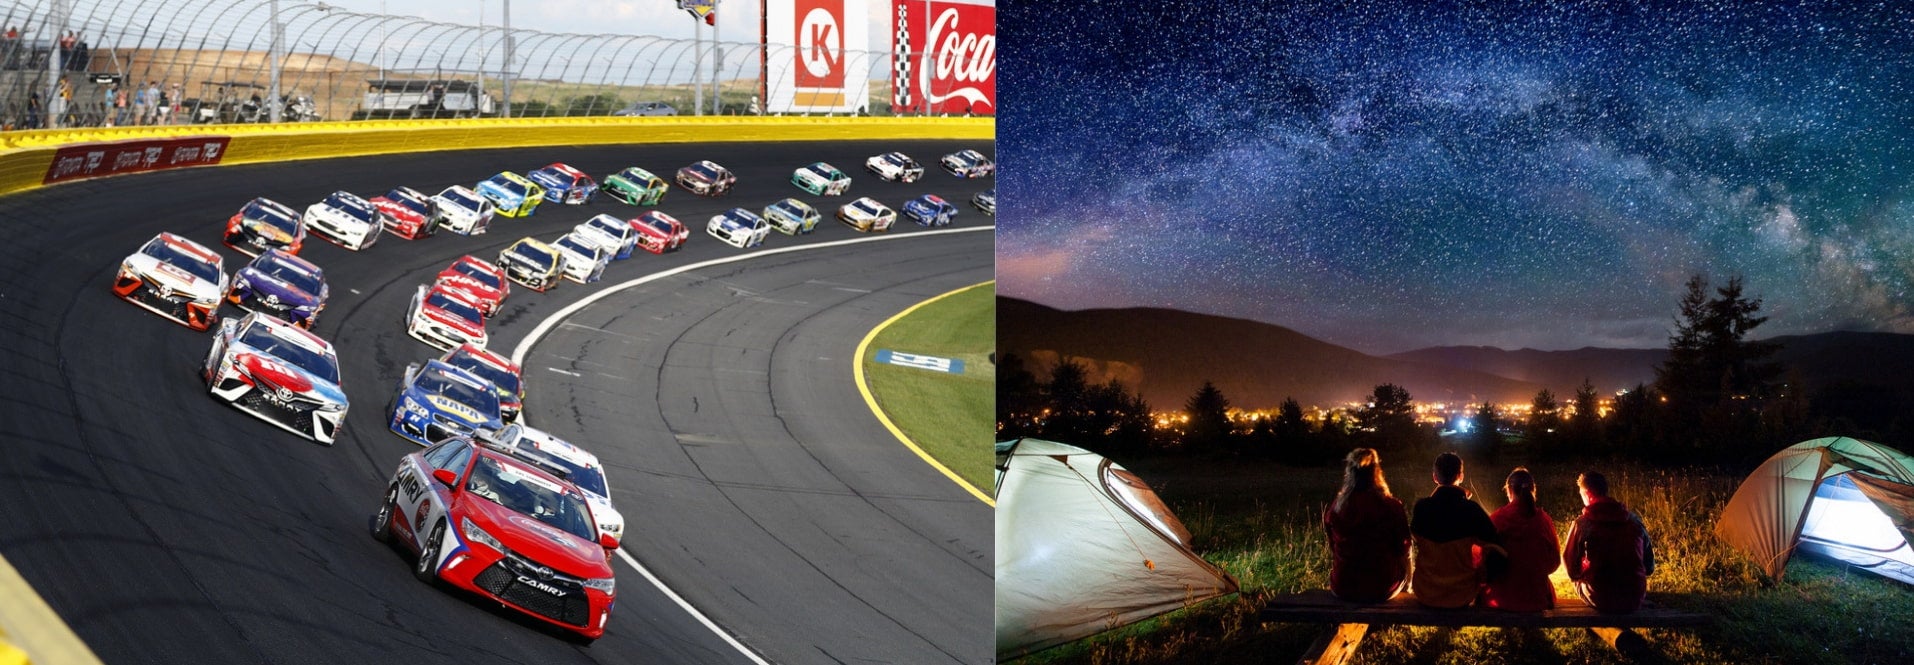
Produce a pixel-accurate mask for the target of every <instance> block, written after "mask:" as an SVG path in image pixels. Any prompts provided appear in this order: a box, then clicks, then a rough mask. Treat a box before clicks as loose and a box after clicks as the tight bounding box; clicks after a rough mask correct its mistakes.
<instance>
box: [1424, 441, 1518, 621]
mask: <svg viewBox="0 0 1914 665" xmlns="http://www.w3.org/2000/svg"><path fill="white" fill-rule="evenodd" d="M1431 477H1433V478H1434V479H1435V483H1436V488H1435V491H1434V492H1432V493H1430V494H1429V496H1428V497H1426V498H1422V499H1417V500H1416V507H1415V517H1414V518H1413V519H1412V520H1411V521H1410V522H1409V532H1410V533H1411V534H1412V535H1414V536H1415V574H1414V577H1413V579H1412V580H1411V583H1412V590H1413V591H1415V594H1416V600H1417V601H1418V602H1421V603H1422V604H1423V605H1427V606H1429V607H1437V608H1455V607H1467V606H1469V605H1470V604H1472V603H1474V602H1475V600H1476V596H1478V595H1481V593H1482V578H1483V576H1482V571H1481V570H1480V569H1477V568H1476V566H1475V562H1476V560H1477V558H1478V557H1479V556H1481V555H1480V554H1478V550H1483V549H1490V550H1493V551H1496V552H1500V551H1501V548H1500V547H1499V546H1498V545H1497V540H1496V536H1495V524H1494V523H1493V522H1490V521H1489V513H1488V512H1487V511H1484V510H1482V506H1479V505H1476V503H1475V501H1474V500H1473V499H1471V498H1470V497H1469V491H1468V490H1465V489H1462V487H1461V486H1460V483H1461V482H1462V458H1461V457H1458V456H1456V454H1455V453H1442V454H1441V455H1437V456H1436V459H1435V469H1434V473H1433V474H1431Z"/></svg>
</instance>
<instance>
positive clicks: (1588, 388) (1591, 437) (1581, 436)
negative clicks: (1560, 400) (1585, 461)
mask: <svg viewBox="0 0 1914 665" xmlns="http://www.w3.org/2000/svg"><path fill="white" fill-rule="evenodd" d="M1601 408H1602V406H1601V402H1600V401H1599V398H1598V397H1596V395H1595V384H1593V383H1591V382H1589V380H1588V377H1582V387H1580V388H1576V389H1575V416H1574V417H1573V418H1572V419H1570V421H1569V427H1568V429H1569V441H1570V443H1571V444H1573V446H1574V447H1575V448H1576V449H1577V452H1582V453H1587V452H1591V450H1592V449H1593V448H1595V447H1597V446H1598V445H1599V444H1600V443H1601V417H1602V414H1601Z"/></svg>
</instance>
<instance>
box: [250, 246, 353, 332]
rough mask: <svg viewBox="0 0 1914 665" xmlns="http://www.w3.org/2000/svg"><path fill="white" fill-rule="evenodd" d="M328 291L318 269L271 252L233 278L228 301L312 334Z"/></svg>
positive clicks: (287, 256)
mask: <svg viewBox="0 0 1914 665" xmlns="http://www.w3.org/2000/svg"><path fill="white" fill-rule="evenodd" d="M328 291H329V290H328V289H327V288H326V275H325V273H324V272H323V271H321V270H319V266H315V265H313V264H312V263H310V262H308V261H306V260H305V259H302V258H299V257H297V256H293V255H291V254H288V253H286V251H285V250H283V249H269V250H266V251H265V252H264V253H261V254H260V255H259V258H256V259H253V261H252V263H248V264H246V267H244V268H240V269H239V274H237V275H234V276H233V286H232V288H231V289H230V290H228V291H227V292H226V300H227V302H231V303H232V304H235V305H238V306H240V307H243V308H246V309H248V310H251V311H254V312H263V313H266V314H271V315H273V316H276V317H279V318H281V319H284V320H286V321H287V322H289V323H291V324H293V325H296V326H299V327H301V328H305V329H307V330H311V329H312V324H313V323H314V322H315V321H317V320H318V318H319V311H320V310H323V309H325V308H326V295H327V293H328Z"/></svg>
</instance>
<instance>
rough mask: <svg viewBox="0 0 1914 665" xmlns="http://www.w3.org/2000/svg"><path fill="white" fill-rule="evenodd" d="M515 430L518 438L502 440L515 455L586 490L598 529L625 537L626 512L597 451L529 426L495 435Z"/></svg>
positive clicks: (586, 496) (501, 431) (587, 500)
mask: <svg viewBox="0 0 1914 665" xmlns="http://www.w3.org/2000/svg"><path fill="white" fill-rule="evenodd" d="M514 431H516V432H517V433H518V440H517V441H499V442H498V443H499V444H501V445H503V446H504V447H505V449H506V450H508V451H510V452H511V454H512V456H513V457H517V458H519V459H522V460H525V461H528V462H531V463H533V464H536V465H538V466H540V467H542V468H544V469H545V470H547V471H551V472H553V473H554V474H555V475H557V476H558V477H560V478H564V479H565V480H569V481H571V483H572V484H573V485H577V486H578V489H581V490H584V491H585V501H586V503H589V504H591V514H592V517H593V518H595V519H597V521H598V532H599V533H601V534H604V535H607V536H611V537H612V538H613V539H615V540H624V539H625V516H624V515H623V514H621V513H619V512H618V509H617V508H613V507H612V505H611V488H610V487H609V486H608V485H607V484H606V483H605V467H604V466H603V465H601V464H599V463H598V456H597V455H593V454H591V453H589V452H586V451H585V449H583V448H579V447H578V446H575V445H572V444H571V443H569V442H567V441H565V440H564V439H560V438H558V437H555V436H552V435H551V434H550V433H547V432H544V431H541V430H537V429H533V428H530V427H525V426H519V427H517V428H511V427H508V428H505V429H502V430H499V431H498V432H496V433H494V434H493V437H494V438H501V437H507V436H510V435H511V433H512V432H514ZM480 436H484V434H481V435H480Z"/></svg>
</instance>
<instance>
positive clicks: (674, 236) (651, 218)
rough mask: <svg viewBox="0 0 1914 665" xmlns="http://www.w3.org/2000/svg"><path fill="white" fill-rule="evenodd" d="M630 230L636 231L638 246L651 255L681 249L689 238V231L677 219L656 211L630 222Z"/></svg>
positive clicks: (648, 212)
mask: <svg viewBox="0 0 1914 665" xmlns="http://www.w3.org/2000/svg"><path fill="white" fill-rule="evenodd" d="M631 228H633V229H637V230H638V246H639V247H643V248H644V250H645V251H647V252H651V253H653V254H663V253H665V252H666V251H669V250H674V249H677V248H679V247H683V246H684V244H685V240H687V239H689V238H690V237H691V229H687V228H685V225H684V223H683V222H680V221H678V218H676V217H672V216H671V215H667V214H665V213H662V212H659V211H656V210H650V211H646V212H645V214H642V215H639V216H638V217H637V218H635V219H633V220H631Z"/></svg>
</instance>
